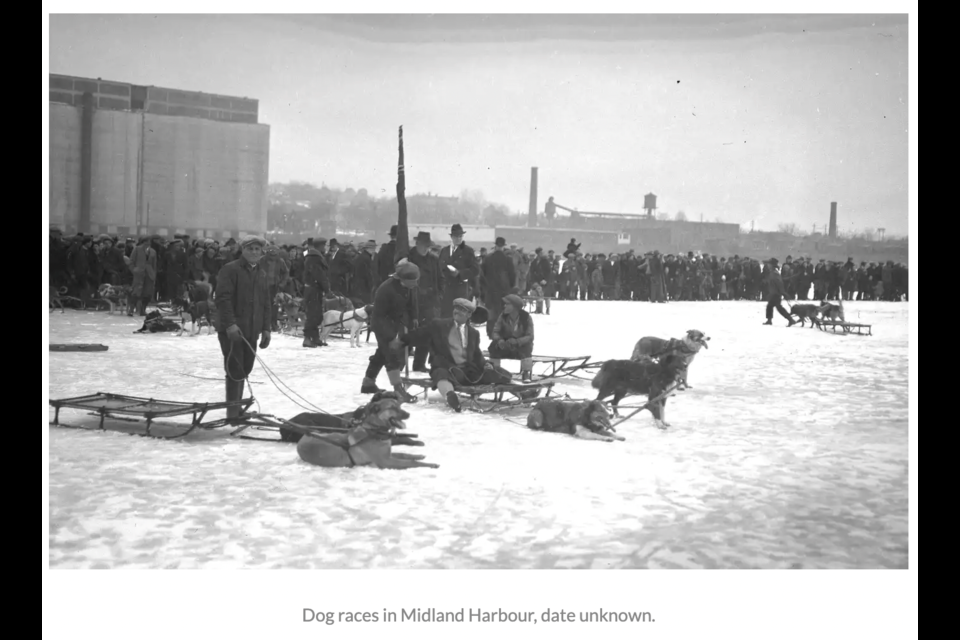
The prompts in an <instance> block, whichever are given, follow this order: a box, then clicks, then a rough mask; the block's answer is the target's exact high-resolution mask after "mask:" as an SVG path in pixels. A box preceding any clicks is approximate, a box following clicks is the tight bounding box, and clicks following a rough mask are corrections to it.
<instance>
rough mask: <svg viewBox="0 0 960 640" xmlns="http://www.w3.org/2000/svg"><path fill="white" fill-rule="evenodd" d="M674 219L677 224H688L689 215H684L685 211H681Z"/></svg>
mask: <svg viewBox="0 0 960 640" xmlns="http://www.w3.org/2000/svg"><path fill="white" fill-rule="evenodd" d="M673 219H674V220H676V221H677V222H686V221H687V214H686V213H684V211H683V209H681V210H680V211H677V213H676V214H675V215H674V216H673Z"/></svg>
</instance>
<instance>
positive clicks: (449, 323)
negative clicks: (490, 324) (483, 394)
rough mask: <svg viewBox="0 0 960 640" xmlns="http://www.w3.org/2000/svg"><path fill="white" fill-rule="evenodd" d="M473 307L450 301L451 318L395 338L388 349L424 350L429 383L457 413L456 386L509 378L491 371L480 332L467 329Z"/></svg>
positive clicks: (474, 307) (508, 380)
mask: <svg viewBox="0 0 960 640" xmlns="http://www.w3.org/2000/svg"><path fill="white" fill-rule="evenodd" d="M476 309H477V305H476V304H474V303H473V302H471V301H470V300H466V299H464V298H457V299H456V300H454V301H453V317H452V318H440V319H436V320H431V321H430V322H429V323H427V324H425V325H423V326H422V327H420V328H419V329H417V330H415V331H411V332H410V333H407V334H405V335H402V336H399V337H398V338H397V339H395V340H394V341H393V343H392V344H391V346H392V347H393V348H394V349H397V350H400V349H403V348H404V347H427V348H428V349H429V350H430V360H431V368H430V380H431V381H432V382H433V385H432V387H431V388H432V389H436V390H437V391H439V392H440V393H441V394H443V395H444V397H445V398H446V399H447V404H448V405H450V407H451V408H452V409H453V410H454V411H457V412H459V411H460V398H459V397H458V396H457V393H456V391H454V385H456V386H462V387H465V386H480V385H488V384H507V383H509V382H510V379H511V378H510V374H509V373H507V372H506V371H503V370H502V369H499V370H498V369H496V368H494V366H493V364H491V363H489V362H487V361H486V359H485V358H484V357H483V351H482V350H481V349H480V332H478V331H477V330H476V329H474V328H473V327H471V326H470V317H471V316H472V315H473V312H474V311H476Z"/></svg>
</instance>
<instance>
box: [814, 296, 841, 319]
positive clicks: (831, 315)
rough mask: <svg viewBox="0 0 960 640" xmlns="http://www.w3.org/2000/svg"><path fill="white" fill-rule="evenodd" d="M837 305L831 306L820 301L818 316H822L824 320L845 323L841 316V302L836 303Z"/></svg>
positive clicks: (824, 301)
mask: <svg viewBox="0 0 960 640" xmlns="http://www.w3.org/2000/svg"><path fill="white" fill-rule="evenodd" d="M837 302H838V303H839V304H831V303H829V302H827V301H826V300H821V301H820V315H821V316H823V318H824V319H825V320H834V321H837V320H839V321H840V322H846V319H845V318H844V315H843V300H838V301H837Z"/></svg>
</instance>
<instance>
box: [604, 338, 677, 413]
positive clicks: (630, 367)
mask: <svg viewBox="0 0 960 640" xmlns="http://www.w3.org/2000/svg"><path fill="white" fill-rule="evenodd" d="M683 367H684V364H683V359H682V358H681V357H679V356H675V355H673V354H667V355H665V356H663V357H662V358H660V361H659V362H657V361H655V360H644V361H641V362H637V361H634V360H607V361H606V362H604V363H603V366H601V367H600V371H599V372H598V373H597V375H596V377H595V378H594V379H593V382H592V383H591V384H592V385H593V388H594V389H598V390H599V393H598V394H597V400H603V399H604V398H609V397H610V396H613V401H612V402H611V403H610V404H611V407H612V408H613V415H615V416H618V415H619V414H618V413H617V405H618V404H619V403H620V401H621V400H623V398H625V397H626V396H628V395H639V394H645V395H646V396H647V399H648V400H653V399H654V398H657V397H658V396H660V395H661V394H663V392H665V391H666V390H667V389H668V388H670V386H671V385H672V384H673V383H674V381H676V380H677V379H678V376H679V375H681V373H682V371H683ZM647 408H648V409H649V410H650V413H652V414H653V419H654V422H655V423H656V425H657V427H659V428H661V429H663V428H664V427H669V426H670V425H669V424H668V423H667V421H666V409H667V400H666V398H661V399H659V400H657V401H656V402H654V403H653V404H651V405H650V406H649V407H647Z"/></svg>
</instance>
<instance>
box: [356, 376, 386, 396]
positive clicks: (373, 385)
mask: <svg viewBox="0 0 960 640" xmlns="http://www.w3.org/2000/svg"><path fill="white" fill-rule="evenodd" d="M382 391H383V389H381V388H380V387H378V386H377V381H376V380H371V379H370V378H364V379H363V382H362V383H361V384H360V393H362V394H374V393H381V392H382Z"/></svg>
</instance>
